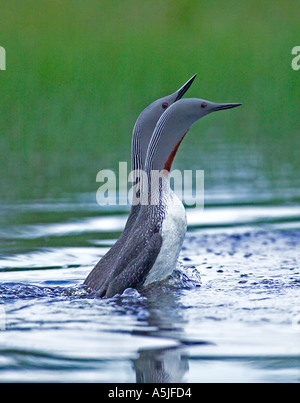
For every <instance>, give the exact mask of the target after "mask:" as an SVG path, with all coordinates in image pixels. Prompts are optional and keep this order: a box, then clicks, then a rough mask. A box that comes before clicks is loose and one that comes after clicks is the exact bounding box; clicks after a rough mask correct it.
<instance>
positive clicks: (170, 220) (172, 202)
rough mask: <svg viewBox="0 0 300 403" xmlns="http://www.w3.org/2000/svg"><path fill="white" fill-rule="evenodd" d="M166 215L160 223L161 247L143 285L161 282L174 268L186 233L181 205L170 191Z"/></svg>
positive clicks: (184, 215) (184, 217) (184, 216)
mask: <svg viewBox="0 0 300 403" xmlns="http://www.w3.org/2000/svg"><path fill="white" fill-rule="evenodd" d="M164 201H165V205H166V215H165V218H164V220H163V223H162V230H161V235H162V246H161V250H160V252H159V254H158V256H157V259H156V261H155V263H154V265H153V267H152V269H151V270H150V272H149V274H148V276H147V277H146V280H145V283H144V285H148V284H151V283H153V282H155V281H161V280H163V279H164V278H166V277H168V276H169V275H170V274H171V273H172V271H173V270H174V269H175V267H176V263H177V259H178V256H179V253H180V250H181V247H182V243H183V240H184V236H185V233H186V214H185V209H184V207H183V204H182V203H181V201H180V200H179V199H178V197H177V196H176V195H175V193H174V192H172V191H171V190H170V191H168V192H167V195H166V198H165V200H164Z"/></svg>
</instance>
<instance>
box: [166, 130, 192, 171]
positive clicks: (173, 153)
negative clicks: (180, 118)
mask: <svg viewBox="0 0 300 403" xmlns="http://www.w3.org/2000/svg"><path fill="white" fill-rule="evenodd" d="M187 132H188V131H186V132H185V133H184V135H183V136H182V139H181V140H180V141H179V143H178V144H177V145H176V146H175V147H174V149H173V151H172V152H171V154H170V155H169V158H168V159H167V161H166V163H165V165H164V169H165V170H166V171H168V172H170V170H171V166H172V164H173V160H174V157H175V155H176V153H177V150H178V148H179V146H180V144H181V142H182V140H183V139H184V136H185V135H186V134H187Z"/></svg>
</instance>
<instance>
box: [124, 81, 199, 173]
mask: <svg viewBox="0 0 300 403" xmlns="http://www.w3.org/2000/svg"><path fill="white" fill-rule="evenodd" d="M195 78H196V74H194V75H193V76H192V77H191V78H190V79H189V80H188V81H187V82H186V83H185V84H184V85H183V86H182V87H181V88H179V90H177V91H175V92H174V93H173V94H170V95H167V96H166V97H163V98H160V99H157V100H156V101H154V102H152V103H151V104H150V105H149V106H148V107H147V108H145V109H144V110H143V111H142V112H141V114H140V115H139V117H138V119H137V121H136V123H135V126H134V129H133V134H132V148H131V150H132V158H131V160H132V170H133V171H135V170H139V169H144V166H145V159H146V154H147V149H148V145H149V142H150V139H151V136H152V133H153V130H154V128H155V125H156V123H157V121H158V120H159V118H160V117H161V115H162V114H163V113H164V112H165V111H166V110H167V109H168V108H169V107H170V106H171V105H173V104H174V103H175V102H176V101H178V100H179V99H181V97H182V96H183V95H184V94H185V93H186V91H187V90H188V89H189V88H190V86H191V85H192V83H193V81H194V79H195Z"/></svg>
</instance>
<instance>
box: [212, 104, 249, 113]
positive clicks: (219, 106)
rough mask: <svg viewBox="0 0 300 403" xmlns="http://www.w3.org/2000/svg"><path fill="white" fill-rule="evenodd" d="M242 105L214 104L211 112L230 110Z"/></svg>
mask: <svg viewBox="0 0 300 403" xmlns="http://www.w3.org/2000/svg"><path fill="white" fill-rule="evenodd" d="M240 105H242V104H214V105H213V107H212V108H211V111H212V112H214V111H221V110H222V109H231V108H235V107H236V106H240Z"/></svg>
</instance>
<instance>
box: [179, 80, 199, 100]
mask: <svg viewBox="0 0 300 403" xmlns="http://www.w3.org/2000/svg"><path fill="white" fill-rule="evenodd" d="M196 75H197V74H194V75H193V77H191V78H190V79H189V80H188V81H187V82H186V83H185V84H183V86H182V87H181V88H179V90H178V91H177V97H176V99H175V101H174V102H176V101H178V99H180V98H182V97H183V95H184V94H185V93H186V92H187V90H188V89H189V88H190V86H191V85H192V83H193V81H194V80H195V78H196Z"/></svg>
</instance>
